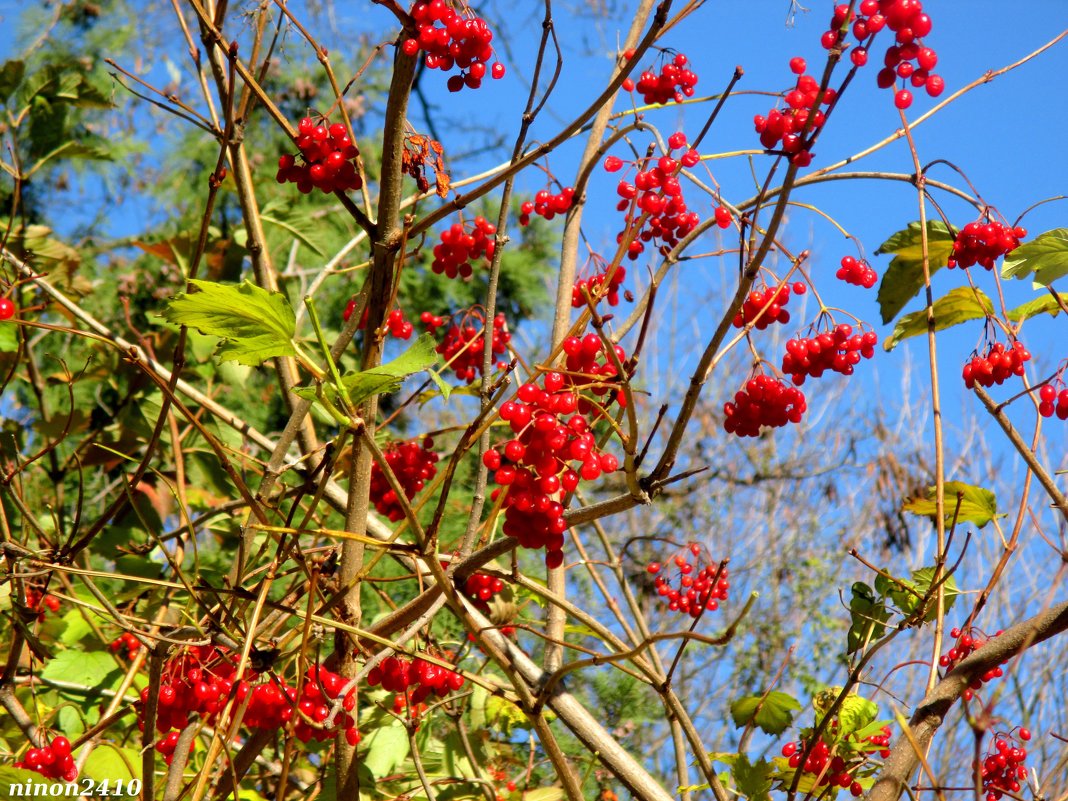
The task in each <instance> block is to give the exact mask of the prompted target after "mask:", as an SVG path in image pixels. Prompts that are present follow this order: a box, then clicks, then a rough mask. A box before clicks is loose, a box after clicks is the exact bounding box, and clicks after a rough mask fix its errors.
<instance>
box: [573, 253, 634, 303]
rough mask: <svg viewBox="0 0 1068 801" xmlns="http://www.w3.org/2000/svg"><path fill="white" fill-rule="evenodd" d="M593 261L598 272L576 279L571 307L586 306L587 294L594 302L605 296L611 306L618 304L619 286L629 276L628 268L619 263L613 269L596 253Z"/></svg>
mask: <svg viewBox="0 0 1068 801" xmlns="http://www.w3.org/2000/svg"><path fill="white" fill-rule="evenodd" d="M591 261H592V263H593V264H594V266H595V267H596V268H597V272H596V273H595V274H594V275H592V276H589V277H581V278H578V279H577V280H576V281H575V284H574V286H573V287H572V288H571V307H572V308H574V309H580V308H584V307H585V306H586V295H587V294H588V295H589V296H590V297H591V298H592V299H593V300H594V302H597V301H599V300H600V299H601V298H602V297H603V298H607V299H608V305H609V306H618V305H619V288H620V286H622V284H623V279H624V278H626V277H627V268H626V267H624V266H623V265H622V264H617V265H616V267H615V269H613V268H612V265H611V264H609V263H608V262H607V261H605V260H604V259H603V258H601V257H600V256H597V255H594V256H593V257H592V258H591Z"/></svg>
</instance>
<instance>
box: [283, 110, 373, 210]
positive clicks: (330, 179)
mask: <svg viewBox="0 0 1068 801" xmlns="http://www.w3.org/2000/svg"><path fill="white" fill-rule="evenodd" d="M296 143H297V148H298V149H299V150H300V157H301V161H302V162H303V163H300V164H298V163H297V160H296V157H294V156H293V155H292V154H291V153H283V154H282V155H281V156H279V158H278V173H277V174H276V175H275V179H276V180H277V181H278V183H280V184H284V183H294V184H296V185H297V189H298V190H299V191H300V192H301V193H302V194H305V195H306V194H308V193H309V192H311V191H312V189H318V190H320V191H321V192H326V193H327V194H330V193H332V192H334V191H335V190H341V191H346V190H350V189H359V188H360V187H362V186H363V180H362V179H361V178H360V175H359V173H358V172H357V170H356V158H357V157H358V156H359V154H360V151H359V150H358V149H357V147H356V144H355V143H354V142H353V141H352V140H351V139H350V138H349V135H348V131H347V130H346V129H345V126H344V125H342V124H341V123H340V122H335V123H334V124H333V125H330V126H327V124H326V121H325V120H323V121H320V122H318V123H316V122H315V120H313V119H312V118H311V117H304V118H303V119H301V121H300V122H299V123H298V124H297V139H296Z"/></svg>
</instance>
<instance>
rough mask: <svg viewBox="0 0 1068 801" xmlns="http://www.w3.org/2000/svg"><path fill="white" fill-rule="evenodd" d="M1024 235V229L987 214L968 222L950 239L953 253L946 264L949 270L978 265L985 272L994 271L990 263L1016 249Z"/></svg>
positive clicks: (992, 264)
mask: <svg viewBox="0 0 1068 801" xmlns="http://www.w3.org/2000/svg"><path fill="white" fill-rule="evenodd" d="M1026 236H1027V229H1026V228H1020V227H1016V228H1012V227H1010V226H1008V225H1006V224H1004V223H1001V222H998V221H997V220H991V219H990V217H989V215H986V216H984V217H980V218H979V219H978V220H975V221H974V222H970V223H968V224H967V225H966V226H964V228H962V229H961V230H960V231H959V232H958V233H957V236H956V238H955V239H954V240H953V253H952V255H951V256H950V258H949V261H948V262H947V264H948V266H949V267H951V268H952V267H964V268H967V267H971V266H972V265H974V264H978V265H979V266H980V267H983V268H985V269H987V270H993V269H994V262H995V261H996V260H997V259H999V258H1000V257H1002V256H1004V255H1005V254H1007V253H1011V252H1012V251H1014V250H1016V248H1018V247H1019V246H1020V240H1021V239H1023V238H1024V237H1026Z"/></svg>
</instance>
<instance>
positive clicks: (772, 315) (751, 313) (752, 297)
mask: <svg viewBox="0 0 1068 801" xmlns="http://www.w3.org/2000/svg"><path fill="white" fill-rule="evenodd" d="M805 291H806V290H805V285H804V284H802V283H801V282H800V281H799V282H797V283H796V284H794V285H793V292H794V294H797V295H803V294H805ZM789 302H790V287H788V286H786V285H785V284H783V285H782V286H780V287H779V288H778V289H769V288H768V287H767V286H765V287H764V288H763V289H754V290H753V291H752V292H750V293H749V294H748V295H747V296H746V299H745V302H744V303H742V308H741V309H739V310H738V313H737V314H735V315H734V327H735V328H742V327H744V326H746V325H749V324H750V323H752V325H753V327H754V328H755V329H757V330H758V331H763V330H764V329H765V328H767V327H768V326H769V325H772V324H773V323H782V324H783V325H786V323H788V322H790V312H788V311H787V310H786V304H787V303H789ZM765 307H766V308H765Z"/></svg>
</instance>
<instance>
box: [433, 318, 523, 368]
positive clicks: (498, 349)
mask: <svg viewBox="0 0 1068 801" xmlns="http://www.w3.org/2000/svg"><path fill="white" fill-rule="evenodd" d="M419 319H420V321H421V322H422V323H423V325H425V326H426V328H427V331H429V332H430V333H431V334H433V335H434V336H437V335H438V329H439V328H442V327H444V326H445V323H446V319H445V318H442V317H438V316H436V315H433V314H430V313H429V312H423V313H422V315H420V318H419ZM448 322H449V325H448V327H447V328H445V333H444V335H443V336H442V340H441V342H439V343H438V346H437V347H436V348H435V351H436V352H437V353H440V354H441V355H442V356H443V357H444V358H445V365H446V366H447V367H449V368H450V369H452V371H453V372H454V373H456V377H457V378H459V379H460V380H461V381H466V382H467V383H468V384H470V383H472V382H474V380H475V379H476V378H477V377H478V376H480V375H482V351H483V348H484V346H485V341H486V340H485V328H486V326H485V319H484V317H483V315H482V312H481V310H480V309H479V308H478V307H473V308H471V309H469V310H467V311H466V312H464V314H463V315H462V316H460V315H454V316H453V317H452V318H449V320H448ZM490 331H491V336H492V337H493V342H492V344H491V345H490V347H491V348H492V350H493V355H494V356H495V357H500V356H503V355H504V354H505V353H507V352H508V343H509V342H511V341H512V335H511V333H510V332H509V331H508V324H507V322H506V321H505V317H504V313H503V312H498V313H497V316H496V317H494V318H493V325H492V326H491V329H490ZM497 367H498V368H500V369H504V368H505V367H507V362H506V361H503V360H502V361H499V362H498V363H497Z"/></svg>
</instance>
